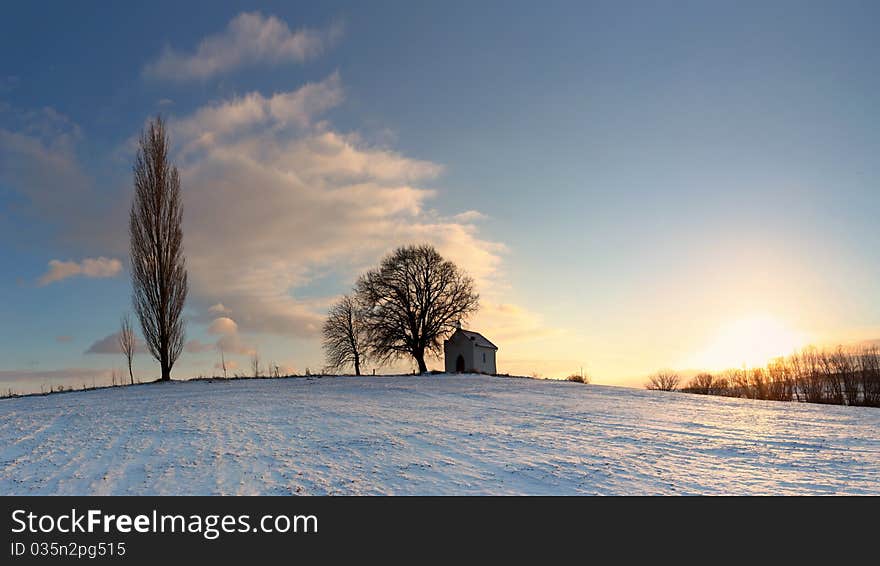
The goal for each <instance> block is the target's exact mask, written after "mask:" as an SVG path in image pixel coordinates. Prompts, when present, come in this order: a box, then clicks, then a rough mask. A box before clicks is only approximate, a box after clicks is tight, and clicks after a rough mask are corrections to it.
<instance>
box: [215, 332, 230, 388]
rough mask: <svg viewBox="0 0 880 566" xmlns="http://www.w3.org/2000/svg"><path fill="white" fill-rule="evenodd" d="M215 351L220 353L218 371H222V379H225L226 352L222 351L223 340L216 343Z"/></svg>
mask: <svg viewBox="0 0 880 566" xmlns="http://www.w3.org/2000/svg"><path fill="white" fill-rule="evenodd" d="M217 350H218V351H219V352H220V369H222V370H223V379H226V378H227V377H228V376H227V375H226V352H225V351H224V350H223V340H218V341H217Z"/></svg>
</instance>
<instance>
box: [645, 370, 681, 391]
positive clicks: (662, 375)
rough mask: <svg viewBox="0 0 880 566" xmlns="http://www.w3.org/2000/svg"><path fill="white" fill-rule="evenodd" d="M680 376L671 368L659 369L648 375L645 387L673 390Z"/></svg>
mask: <svg viewBox="0 0 880 566" xmlns="http://www.w3.org/2000/svg"><path fill="white" fill-rule="evenodd" d="M679 381H681V378H680V377H679V376H678V374H677V373H675V372H674V371H672V370H660V371H658V372H657V373H655V374H654V375H652V376H651V377H650V379H649V380H648V383H646V384H645V389H654V390H656V391H675V390H676V389H678V382H679Z"/></svg>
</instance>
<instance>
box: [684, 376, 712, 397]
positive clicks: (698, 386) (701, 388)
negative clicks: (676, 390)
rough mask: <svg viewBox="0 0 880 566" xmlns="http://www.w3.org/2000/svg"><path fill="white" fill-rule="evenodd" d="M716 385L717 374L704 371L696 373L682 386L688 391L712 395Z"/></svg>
mask: <svg viewBox="0 0 880 566" xmlns="http://www.w3.org/2000/svg"><path fill="white" fill-rule="evenodd" d="M714 387H715V376H713V375H712V374H711V373H708V372H703V373H698V374H697V375H695V376H694V377H693V378H692V379H691V380H690V381H689V382H688V384H687V385H686V386H685V387H683V388H682V391H684V392H686V393H696V394H698V395H712V394H713V391H714Z"/></svg>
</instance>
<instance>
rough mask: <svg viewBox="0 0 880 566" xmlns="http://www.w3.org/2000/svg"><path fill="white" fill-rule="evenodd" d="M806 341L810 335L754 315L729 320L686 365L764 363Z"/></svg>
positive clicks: (723, 366)
mask: <svg viewBox="0 0 880 566" xmlns="http://www.w3.org/2000/svg"><path fill="white" fill-rule="evenodd" d="M808 343H809V337H808V336H807V335H806V334H804V333H802V332H799V331H796V330H793V329H791V328H790V327H788V326H787V325H786V324H784V323H783V322H782V321H780V320H779V319H777V318H775V317H772V316H769V315H753V316H748V317H745V318H741V319H738V320H735V321H733V322H730V323H728V324H726V325H724V326H722V327H721V328H719V329H718V332H717V334H716V335H715V337H714V338H713V339H712V340H711V342H709V344H708V345H707V347H706V348H705V349H704V350H703V351H701V352H700V353H698V354H697V355H696V356H694V358H693V359H692V360H691V362H690V363H689V364H688V367H692V368H699V369H707V370H715V371H718V370H722V369H726V368H733V367H742V366H743V365H745V366H748V367H757V366H763V365H765V364H766V363H767V362H768V361H770V360H771V359H773V358H777V357H779V356H786V355H788V354H791V353H792V352H794V351H795V350H797V349H800V348H802V347H803V346H805V345H806V344H808Z"/></svg>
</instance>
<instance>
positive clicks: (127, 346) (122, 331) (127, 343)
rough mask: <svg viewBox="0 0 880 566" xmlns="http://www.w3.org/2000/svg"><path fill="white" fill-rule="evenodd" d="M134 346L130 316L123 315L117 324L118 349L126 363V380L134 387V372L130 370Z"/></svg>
mask: <svg viewBox="0 0 880 566" xmlns="http://www.w3.org/2000/svg"><path fill="white" fill-rule="evenodd" d="M134 345H135V336H134V327H132V325H131V316H129V314H128V313H125V314H124V315H123V316H122V321H121V322H120V324H119V349H120V351H122V355H123V356H125V361H126V362H128V379H129V380H130V382H131V384H132V385H134V372H133V371H132V368H131V366H132V359H133V358H134ZM114 371H115V370H114Z"/></svg>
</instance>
